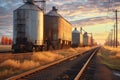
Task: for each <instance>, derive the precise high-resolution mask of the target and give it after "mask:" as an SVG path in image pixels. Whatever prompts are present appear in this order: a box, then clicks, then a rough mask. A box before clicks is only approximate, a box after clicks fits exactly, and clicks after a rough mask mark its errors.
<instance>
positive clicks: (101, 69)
mask: <svg viewBox="0 0 120 80" xmlns="http://www.w3.org/2000/svg"><path fill="white" fill-rule="evenodd" d="M94 80H120V77H117V76H115V75H114V74H113V72H112V70H110V69H109V68H108V67H107V66H105V65H103V64H102V62H101V58H100V57H98V56H97V58H96V72H95V75H94Z"/></svg>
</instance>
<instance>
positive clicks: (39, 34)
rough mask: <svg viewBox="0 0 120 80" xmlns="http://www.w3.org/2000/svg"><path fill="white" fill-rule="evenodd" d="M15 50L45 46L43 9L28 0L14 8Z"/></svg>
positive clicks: (13, 46)
mask: <svg viewBox="0 0 120 80" xmlns="http://www.w3.org/2000/svg"><path fill="white" fill-rule="evenodd" d="M13 15H14V21H13V22H14V27H13V45H12V48H13V51H14V52H18V51H19V52H20V51H22V52H23V51H33V50H41V49H42V47H43V11H42V10H41V9H40V8H39V7H38V6H36V5H35V4H34V0H26V2H25V4H23V5H22V6H20V7H19V8H18V9H16V10H14V12H13Z"/></svg>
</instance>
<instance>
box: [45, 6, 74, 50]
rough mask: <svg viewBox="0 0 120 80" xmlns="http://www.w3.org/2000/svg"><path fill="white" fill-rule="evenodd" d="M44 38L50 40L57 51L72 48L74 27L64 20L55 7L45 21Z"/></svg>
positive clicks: (46, 15)
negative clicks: (65, 47) (67, 47)
mask: <svg viewBox="0 0 120 80" xmlns="http://www.w3.org/2000/svg"><path fill="white" fill-rule="evenodd" d="M44 24H45V26H44V36H45V37H44V38H45V40H48V39H49V40H50V41H51V43H52V45H54V46H55V47H56V48H57V49H59V48H63V47H64V46H70V45H71V41H72V25H71V23H69V22H68V21H67V20H66V19H64V18H63V17H62V16H61V15H60V14H59V13H58V11H57V9H56V8H55V7H54V6H53V8H52V10H50V11H49V12H48V13H47V14H45V19H44Z"/></svg>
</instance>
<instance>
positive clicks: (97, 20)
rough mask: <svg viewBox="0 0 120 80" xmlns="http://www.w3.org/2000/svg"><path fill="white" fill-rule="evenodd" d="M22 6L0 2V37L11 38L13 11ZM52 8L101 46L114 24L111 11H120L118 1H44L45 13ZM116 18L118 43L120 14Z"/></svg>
mask: <svg viewBox="0 0 120 80" xmlns="http://www.w3.org/2000/svg"><path fill="white" fill-rule="evenodd" d="M109 1H110V3H109ZM22 4H23V0H0V37H1V36H2V35H7V36H9V37H12V32H13V30H12V29H13V10H15V9H17V8H18V7H19V6H21V5H22ZM52 6H56V7H57V9H58V13H59V14H61V15H62V16H63V17H64V18H65V19H66V20H68V21H70V22H71V23H72V24H73V25H74V26H75V27H78V30H79V28H80V27H83V29H84V30H86V31H87V32H88V33H91V32H92V33H93V37H94V39H95V40H96V42H98V43H101V44H103V43H104V41H105V39H106V38H107V36H108V34H109V32H110V30H111V29H113V25H114V23H115V13H114V12H112V10H113V9H118V10H119V11H120V0H46V12H48V11H49V10H51V7H52ZM118 17H119V20H118V23H119V25H118V26H119V41H120V12H118Z"/></svg>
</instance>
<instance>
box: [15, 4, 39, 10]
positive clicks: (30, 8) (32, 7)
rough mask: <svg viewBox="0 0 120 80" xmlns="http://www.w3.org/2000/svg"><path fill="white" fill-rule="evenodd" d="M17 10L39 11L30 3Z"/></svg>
mask: <svg viewBox="0 0 120 80" xmlns="http://www.w3.org/2000/svg"><path fill="white" fill-rule="evenodd" d="M18 9H27V10H41V9H40V7H39V6H37V5H34V4H30V3H25V4H24V5H22V6H20V7H19V8H18ZM18 9H17V10H18Z"/></svg>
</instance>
